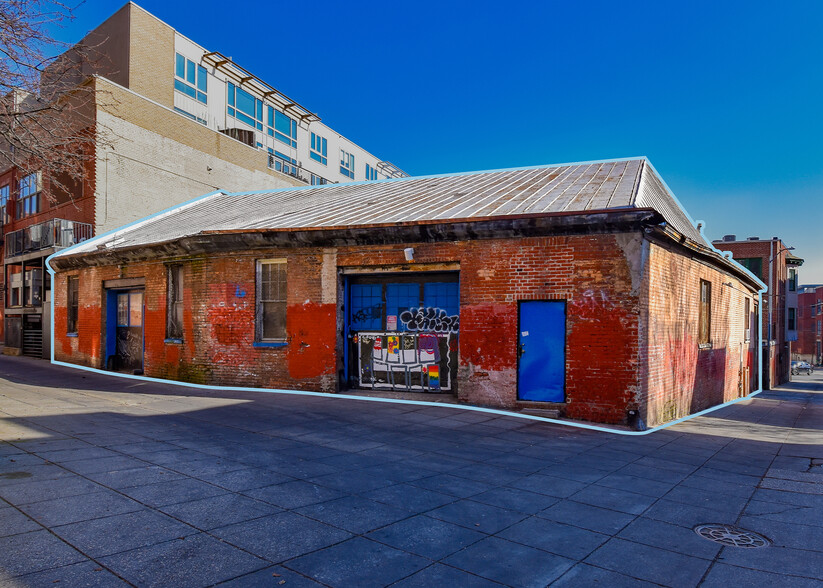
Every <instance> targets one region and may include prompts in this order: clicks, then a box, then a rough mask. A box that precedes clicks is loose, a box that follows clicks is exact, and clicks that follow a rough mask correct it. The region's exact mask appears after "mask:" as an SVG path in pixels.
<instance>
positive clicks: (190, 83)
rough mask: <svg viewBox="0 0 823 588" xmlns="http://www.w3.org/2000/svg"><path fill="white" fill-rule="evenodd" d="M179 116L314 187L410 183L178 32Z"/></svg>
mask: <svg viewBox="0 0 823 588" xmlns="http://www.w3.org/2000/svg"><path fill="white" fill-rule="evenodd" d="M174 110H175V111H176V112H178V113H180V114H182V115H184V116H187V117H189V118H190V119H192V120H194V121H196V122H198V123H200V124H202V125H204V126H206V127H208V128H210V129H214V130H216V131H220V132H223V133H226V134H228V135H230V136H232V137H234V138H235V139H238V140H240V141H242V142H244V143H246V144H248V145H249V146H251V147H253V148H256V149H260V150H262V151H265V152H266V153H267V154H268V155H269V156H270V157H269V166H270V167H271V168H272V169H274V170H276V171H279V172H283V173H286V174H288V175H291V176H293V177H296V178H298V179H301V180H303V181H305V182H307V183H310V184H325V183H337V182H352V181H368V180H377V179H386V178H392V177H404V176H406V175H407V174H405V173H404V172H402V171H401V170H400V169H398V168H397V167H396V166H394V165H393V164H391V163H389V162H387V161H381V160H380V159H379V158H378V157H376V156H374V155H372V154H371V153H369V152H368V151H366V150H365V149H363V148H362V147H360V146H359V145H357V144H356V143H354V142H353V141H352V140H351V139H348V138H346V137H344V136H343V135H341V134H339V133H337V132H336V131H335V130H334V129H332V128H331V127H329V126H327V125H326V124H324V123H323V122H321V120H320V117H319V116H318V115H316V114H315V113H314V112H312V111H311V110H309V109H307V108H306V107H304V106H302V105H301V104H299V103H298V102H296V101H295V100H293V99H291V98H289V97H288V96H287V95H286V94H284V93H283V92H280V91H279V90H277V89H275V88H274V87H273V86H271V85H269V84H268V83H267V82H265V81H263V80H261V79H260V78H258V77H256V76H255V75H254V74H252V73H250V72H249V71H247V70H246V69H244V68H243V67H242V66H240V65H239V64H236V63H234V62H233V61H232V60H231V59H230V58H229V57H226V56H224V55H223V54H221V53H218V52H216V51H209V50H208V49H206V48H204V47H202V46H200V45H198V44H197V43H195V42H194V41H192V40H190V39H188V38H186V37H185V36H183V35H181V34H180V33H179V32H177V31H175V32H174Z"/></svg>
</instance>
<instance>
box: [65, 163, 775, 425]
mask: <svg viewBox="0 0 823 588" xmlns="http://www.w3.org/2000/svg"><path fill="white" fill-rule="evenodd" d="M50 264H51V267H52V268H54V270H55V271H56V274H55V277H54V280H55V282H54V284H55V349H54V352H55V358H56V359H57V360H61V361H66V362H72V363H77V364H81V365H88V366H94V367H97V368H108V369H120V370H129V371H142V372H143V373H145V374H146V375H149V376H155V377H161V378H172V379H178V380H185V381H190V382H198V383H208V384H218V385H232V386H258V387H268V388H289V389H303V390H315V391H320V392H329V393H334V392H339V391H344V390H358V389H366V390H375V391H380V390H384V391H391V390H395V391H398V390H400V391H417V392H431V393H441V394H453V395H455V397H456V399H457V400H458V401H461V402H468V403H472V404H477V405H488V406H495V407H505V408H511V409H534V408H549V409H555V410H558V411H559V412H560V413H561V414H563V415H566V416H568V417H571V418H579V419H587V420H592V421H600V422H609V423H621V422H631V421H633V420H634V415H635V414H639V416H640V417H641V418H642V419H643V421H645V422H646V423H648V424H650V425H656V424H659V423H662V422H665V421H668V420H671V419H674V418H678V417H681V416H684V415H687V414H690V413H693V412H695V411H698V410H702V409H704V408H707V407H710V406H712V405H715V404H718V403H721V402H724V401H728V400H730V399H733V398H737V397H740V396H744V395H747V394H749V393H750V392H751V391H752V390H754V389H756V388H757V386H758V383H757V377H756V373H757V369H756V367H755V366H756V361H757V357H756V349H757V347H756V341H757V338H756V336H752V333H753V327H754V324H755V318H754V317H755V316H756V312H757V299H758V298H757V291H758V289H759V288H760V287H761V285H760V284H758V282H757V280H755V279H753V278H751V276H750V275H749V274H748V273H747V272H745V271H742V270H741V269H740V268H739V266H738V265H737V264H734V263H732V262H730V261H729V260H728V259H726V258H724V257H723V256H722V255H720V254H719V253H718V252H717V251H716V250H715V249H714V248H712V247H711V246H710V245H709V244H708V243H707V242H706V241H705V240H704V238H703V237H702V235H701V234H700V232H699V231H698V230H697V229H696V228H695V226H694V225H693V224H692V223H691V221H690V220H689V218H688V216H687V215H686V214H685V212H684V211H683V210H682V209H681V208H680V206H679V204H678V203H677V201H676V199H675V198H674V197H673V196H672V195H671V194H670V193H669V191H668V190H667V189H666V187H665V185H664V184H663V182H662V180H661V179H660V178H659V176H658V175H657V173H656V172H655V171H654V169H653V168H652V167H651V165H650V164H649V163H648V161H646V160H645V159H632V160H620V161H605V162H594V163H590V164H574V165H562V166H549V167H538V168H527V169H520V170H509V171H500V172H478V173H470V174H462V175H451V176H435V177H423V178H408V179H402V180H389V181H383V182H373V183H365V184H340V185H330V186H322V187H308V188H300V189H285V190H278V191H269V192H252V193H236V194H224V193H217V194H214V195H210V196H206V197H204V198H202V199H200V200H198V201H197V202H195V203H192V204H190V205H187V206H183V207H180V208H179V209H177V210H176V211H174V212H173V213H169V214H163V215H160V216H157V217H154V218H151V219H148V220H146V221H145V222H141V223H139V224H137V225H134V226H131V227H126V228H124V229H122V230H118V231H117V232H116V233H113V234H109V235H103V236H101V237H98V238H95V239H93V240H91V241H88V242H86V243H84V244H81V245H79V246H78V247H76V248H74V249H72V250H68V251H65V252H62V253H60V254H58V255H57V256H55V257H54V258H52V260H51V262H50Z"/></svg>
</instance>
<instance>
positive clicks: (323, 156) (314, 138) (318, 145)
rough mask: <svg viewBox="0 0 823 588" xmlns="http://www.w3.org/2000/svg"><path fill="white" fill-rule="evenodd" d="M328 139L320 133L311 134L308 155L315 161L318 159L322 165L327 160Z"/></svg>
mask: <svg viewBox="0 0 823 588" xmlns="http://www.w3.org/2000/svg"><path fill="white" fill-rule="evenodd" d="M328 146H329V144H328V141H326V139H325V138H323V137H321V136H320V135H315V134H314V133H312V134H311V150H310V151H309V157H311V158H312V159H313V160H315V161H319V162H320V163H322V164H323V165H326V164H327V163H328V162H329V159H328Z"/></svg>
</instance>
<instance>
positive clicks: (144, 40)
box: [129, 4, 174, 108]
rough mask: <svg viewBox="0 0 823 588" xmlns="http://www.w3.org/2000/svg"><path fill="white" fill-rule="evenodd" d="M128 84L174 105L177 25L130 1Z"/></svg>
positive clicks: (146, 94) (137, 90)
mask: <svg viewBox="0 0 823 588" xmlns="http://www.w3.org/2000/svg"><path fill="white" fill-rule="evenodd" d="M129 28H130V32H131V37H130V44H129V88H131V89H132V90H134V91H135V92H137V93H138V94H140V95H142V96H145V97H146V98H149V99H151V100H154V101H155V102H159V103H160V104H162V105H163V106H167V107H169V108H172V107H173V106H174V29H173V28H171V27H170V26H169V25H167V24H165V23H163V22H162V21H160V20H159V19H158V18H157V17H155V16H153V15H151V14H149V13H148V12H146V11H145V10H143V9H142V8H140V7H139V6H136V5H134V4H131V5H130V11H129Z"/></svg>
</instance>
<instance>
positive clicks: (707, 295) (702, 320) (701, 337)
mask: <svg viewBox="0 0 823 588" xmlns="http://www.w3.org/2000/svg"><path fill="white" fill-rule="evenodd" d="M698 300H699V303H700V312H699V320H698V323H697V343H698V345H699V346H700V347H701V348H711V346H712V283H711V282H710V281H708V280H700V293H699V298H698Z"/></svg>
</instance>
